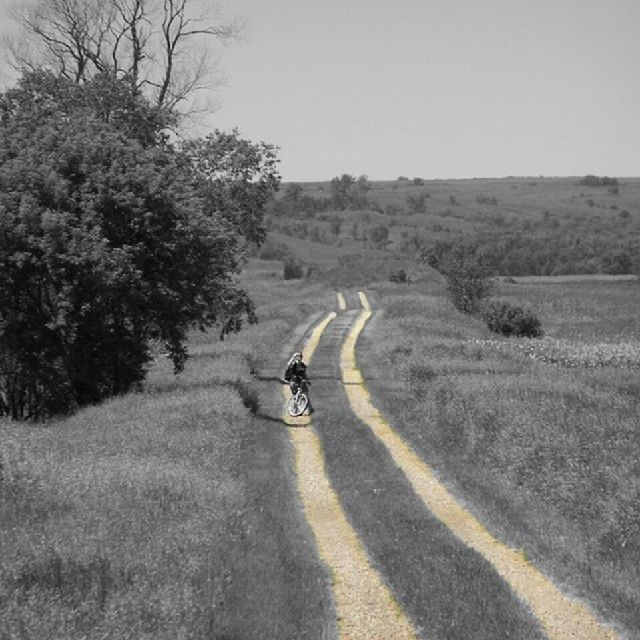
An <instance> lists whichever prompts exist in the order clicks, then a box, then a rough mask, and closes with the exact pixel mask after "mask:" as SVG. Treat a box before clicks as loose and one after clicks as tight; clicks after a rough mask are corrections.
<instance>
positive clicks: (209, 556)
mask: <svg viewBox="0 0 640 640" xmlns="http://www.w3.org/2000/svg"><path fill="white" fill-rule="evenodd" d="M271 267H272V265H267V267H266V268H265V267H264V265H261V264H260V263H255V265H253V266H252V267H251V268H250V269H249V270H248V271H247V272H246V273H245V274H244V278H245V279H246V280H247V286H248V288H249V290H250V291H251V293H252V295H253V297H254V299H255V301H256V303H257V307H258V316H259V318H260V323H259V324H258V325H254V326H251V327H248V328H246V329H245V330H244V331H242V333H241V334H238V335H232V336H230V337H228V338H227V339H226V340H225V341H224V342H221V341H220V340H219V339H218V336H217V334H215V333H205V334H203V333H195V334H193V336H192V338H191V341H190V349H189V350H190V355H191V358H190V360H189V363H188V366H187V368H186V370H185V372H184V373H182V374H180V375H179V376H177V377H175V376H174V375H173V371H172V367H171V366H170V363H169V361H168V360H167V358H165V357H164V356H163V354H162V353H161V352H159V353H158V354H157V359H156V362H155V363H154V365H153V366H152V368H151V370H150V371H149V375H148V378H147V381H146V384H145V385H144V388H143V389H142V390H141V391H140V392H139V393H133V394H128V395H125V396H122V397H119V398H114V399H112V400H109V401H107V402H105V403H103V404H101V405H99V406H94V407H88V408H85V409H83V410H81V411H79V412H78V413H76V414H75V415H73V416H71V417H69V418H63V419H59V420H55V421H50V422H47V423H43V424H27V425H25V424H15V423H10V422H6V421H5V422H1V423H0V540H1V542H2V544H1V547H2V554H0V637H2V638H33V639H42V638H52V639H53V638H60V639H63V638H64V639H65V640H72V639H75V638H78V639H80V638H88V637H91V638H118V639H126V638H131V639H136V640H138V639H140V638H167V639H169V638H171V639H172V640H173V639H175V638H203V637H242V638H264V637H291V638H293V637H302V636H305V637H306V636H308V635H309V634H310V633H311V630H312V629H316V630H318V633H319V632H320V631H319V630H320V627H321V625H320V624H319V623H318V620H319V619H323V618H325V617H326V612H327V610H328V609H329V608H330V606H331V603H330V598H329V595H328V590H327V589H326V588H323V585H326V584H327V577H326V576H325V575H324V573H323V570H322V569H321V568H320V567H319V565H318V564H317V560H316V559H315V556H314V555H313V553H312V552H310V550H309V548H308V542H307V540H308V532H307V530H306V524H305V523H304V521H303V519H302V516H301V513H300V510H299V508H298V507H297V501H296V496H295V490H294V489H293V487H294V485H293V480H292V477H291V474H292V461H291V459H290V456H291V451H290V448H289V445H288V440H287V435H286V430H285V429H284V428H283V426H282V425H281V424H280V423H279V421H278V419H277V418H278V411H279V405H278V404H277V403H276V407H273V398H281V391H280V388H279V387H280V385H279V384H277V383H276V382H274V381H273V380H272V379H269V380H265V381H260V380H259V379H258V378H257V377H256V374H257V373H258V372H259V371H261V370H262V369H264V368H269V367H271V368H275V369H278V368H280V367H281V366H282V364H283V362H285V361H286V360H285V354H284V353H283V352H282V348H283V345H286V344H287V343H288V342H289V341H290V339H291V332H292V331H293V329H294V328H295V327H296V325H298V324H299V323H300V322H302V321H304V320H305V318H307V316H308V314H309V313H311V311H316V310H317V308H318V306H322V305H323V304H325V302H326V304H329V300H328V299H327V300H325V296H326V295H327V294H326V292H325V290H324V288H323V287H321V286H309V285H308V284H307V283H300V282H283V281H282V279H281V272H278V278H274V277H273V275H272V274H273V270H272V268H271ZM283 300H286V305H283V304H282V301H283ZM269 402H271V403H272V406H271V409H270V411H265V408H264V406H265V405H266V406H268V403H269ZM274 411H275V415H272V414H273V413H274Z"/></svg>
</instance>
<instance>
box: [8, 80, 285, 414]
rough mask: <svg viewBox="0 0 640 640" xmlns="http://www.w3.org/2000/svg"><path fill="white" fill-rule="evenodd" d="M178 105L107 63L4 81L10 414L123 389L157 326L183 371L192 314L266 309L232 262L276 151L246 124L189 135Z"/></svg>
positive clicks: (137, 376) (267, 183) (249, 230)
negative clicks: (71, 75)
mask: <svg viewBox="0 0 640 640" xmlns="http://www.w3.org/2000/svg"><path fill="white" fill-rule="evenodd" d="M171 118H172V116H171V113H169V112H166V113H165V112H163V111H162V110H160V109H158V108H157V107H153V106H152V105H150V104H149V103H148V102H147V101H146V100H145V99H144V98H142V97H141V96H140V95H139V94H136V92H135V91H134V90H133V89H132V87H131V85H130V84H129V83H127V82H125V81H122V80H116V79H114V78H113V77H111V76H108V75H98V76H96V77H95V78H94V79H92V80H90V81H87V82H86V83H84V84H83V85H78V84H76V83H74V82H72V81H67V80H65V79H63V78H60V77H56V76H53V75H51V74H49V73H44V72H36V73H33V74H29V75H27V76H25V77H24V78H23V79H22V80H21V81H20V83H19V84H18V85H17V87H15V88H14V89H12V90H10V91H8V92H7V93H5V94H4V95H2V96H0V415H11V416H13V417H16V418H23V417H40V416H45V415H50V414H53V413H58V412H62V411H68V410H70V409H71V408H73V407H75V406H78V405H82V404H86V403H92V402H96V401H99V400H100V399H102V398H104V397H107V396H109V395H113V394H116V393H121V392H124V391H126V390H128V389H130V388H131V387H132V386H133V385H136V384H138V383H139V382H141V380H142V379H143V378H144V375H145V372H146V367H147V365H148V363H149V362H150V359H151V352H150V345H151V344H152V342H153V341H161V342H162V343H164V345H165V347H166V349H167V350H168V352H169V355H170V357H171V359H172V361H173V364H174V367H175V369H176V371H180V370H181V369H182V367H183V366H184V363H185V360H186V348H185V341H186V335H187V332H188V330H189V329H190V328H191V327H194V326H196V327H199V328H201V329H204V328H207V327H212V326H214V325H217V326H218V327H219V329H220V332H221V335H224V334H225V333H226V332H229V331H237V330H238V329H239V328H240V327H241V325H242V321H243V319H248V320H249V321H254V320H255V314H254V308H253V305H252V303H251V301H250V299H249V298H248V296H247V294H246V293H245V292H244V291H243V290H242V289H241V288H240V287H239V286H238V284H237V282H236V280H235V275H234V274H236V273H237V272H238V271H239V268H240V261H241V257H242V252H241V246H242V244H243V242H244V240H245V239H246V240H251V241H257V242H259V241H260V240H261V239H262V238H263V237H264V231H263V230H262V210H263V207H264V204H265V202H266V199H267V197H268V194H269V193H270V192H271V191H272V190H274V189H275V188H277V186H278V182H279V176H278V174H277V171H276V157H275V151H274V149H273V148H272V147H269V146H268V145H254V144H252V143H250V142H248V141H246V140H241V139H240V138H239V136H238V134H237V132H233V133H232V134H222V133H220V132H216V133H214V134H213V135H211V136H209V137H208V138H207V139H206V140H204V141H198V142H194V143H192V144H189V145H187V146H186V148H185V149H184V150H183V149H180V148H176V147H175V146H174V145H171V144H169V142H168V140H167V136H166V135H165V133H164V131H165V127H166V126H167V124H170V122H171Z"/></svg>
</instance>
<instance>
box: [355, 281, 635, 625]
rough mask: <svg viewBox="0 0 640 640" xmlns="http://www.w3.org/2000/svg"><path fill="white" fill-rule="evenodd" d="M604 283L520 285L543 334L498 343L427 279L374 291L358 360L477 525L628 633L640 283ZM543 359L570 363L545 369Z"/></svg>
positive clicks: (385, 405)
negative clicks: (374, 308) (377, 311)
mask: <svg viewBox="0 0 640 640" xmlns="http://www.w3.org/2000/svg"><path fill="white" fill-rule="evenodd" d="M531 286H532V285H531ZM576 286H579V288H578V289H574V288H573V287H576ZM589 286H591V285H589ZM605 286H606V290H605V289H599V288H598V287H596V289H595V290H593V289H592V290H591V291H590V294H589V290H588V289H587V288H586V287H587V285H586V284H581V285H565V288H564V289H561V288H559V287H558V288H556V289H554V290H552V291H549V292H544V291H542V290H541V289H539V288H537V289H535V290H533V293H534V295H527V293H531V291H532V290H531V289H530V288H527V287H529V285H527V286H525V285H522V286H521V285H518V287H519V289H518V290H517V292H516V293H517V299H519V300H520V301H521V302H523V303H525V304H527V306H533V307H534V309H535V308H536V307H537V305H538V304H539V303H541V302H545V304H546V306H544V305H541V306H542V307H543V309H542V313H540V317H541V320H542V325H543V328H545V329H547V330H549V332H550V333H551V335H552V337H551V338H550V339H548V340H543V341H528V340H524V341H517V340H500V341H496V340H494V339H492V338H491V336H490V334H489V333H488V331H487V330H486V329H485V328H484V326H483V325H482V324H481V323H480V322H476V321H475V320H470V319H469V318H466V317H463V316H461V315H460V314H458V313H456V312H455V311H454V310H453V308H452V306H450V305H449V303H448V302H447V301H446V300H445V298H444V293H443V292H441V291H439V290H438V287H437V286H436V285H433V286H431V287H429V288H425V287H422V288H421V290H418V289H417V288H409V289H402V288H399V287H392V286H390V285H386V284H385V285H380V286H379V287H377V293H378V295H379V297H380V300H381V302H380V306H381V307H383V308H384V309H385V312H384V314H383V315H382V316H378V317H377V319H376V320H374V323H373V325H372V327H371V329H370V332H369V333H368V334H366V335H365V337H364V338H363V340H364V341H366V342H367V346H368V348H369V349H370V350H371V355H370V356H366V355H364V354H366V353H367V348H363V349H362V354H363V358H364V359H363V361H362V362H361V366H362V368H363V370H364V374H365V378H366V377H369V378H371V380H372V381H371V387H372V391H373V393H374V394H375V396H376V397H377V398H380V399H381V401H382V402H381V404H382V408H383V409H384V411H385V412H386V413H387V414H388V415H389V417H390V419H391V421H392V422H393V424H394V425H395V426H397V427H398V428H399V430H400V431H402V432H403V433H404V435H405V436H406V437H407V438H408V439H409V440H410V441H411V442H412V444H413V446H415V447H416V448H417V449H418V450H420V451H421V453H422V455H424V457H425V458H426V459H427V460H428V461H429V462H430V463H431V464H432V465H434V466H435V467H436V468H437V469H439V470H440V472H441V473H442V475H443V476H444V478H445V480H447V481H449V482H452V483H453V485H454V488H455V490H456V491H457V492H458V493H460V494H461V495H462V496H463V497H465V498H466V499H467V500H469V501H470V502H471V506H472V508H473V509H475V510H476V511H477V512H478V514H479V515H480V517H481V519H484V520H485V521H488V522H489V523H491V526H493V527H494V528H495V529H496V530H497V532H498V533H500V534H501V535H504V536H506V537H507V539H508V540H509V541H510V542H511V543H512V544H514V545H516V546H521V547H523V548H524V549H525V550H526V552H527V554H528V555H529V556H530V557H532V558H534V560H535V562H536V563H538V564H539V565H541V566H542V567H543V569H544V570H546V571H548V572H550V573H551V574H552V575H554V576H555V578H556V579H557V580H558V581H559V582H560V583H561V584H564V585H565V588H567V589H568V590H569V591H572V592H577V593H580V594H582V595H583V596H584V597H586V598H587V599H588V600H590V601H591V602H592V603H594V604H595V606H596V607H597V608H598V609H599V610H600V611H601V612H604V614H605V616H606V617H608V618H610V619H613V620H617V621H619V622H622V623H623V624H624V625H626V626H627V628H628V629H630V630H631V634H632V635H634V637H635V635H637V634H640V614H639V611H640V570H639V569H638V567H640V542H639V541H640V536H639V534H640V524H639V523H640V465H639V463H638V460H640V441H639V440H638V438H637V433H638V415H640V378H639V375H638V370H637V368H631V367H636V366H637V364H638V344H637V341H635V342H630V341H629V334H630V332H631V331H632V330H633V329H634V328H635V326H637V325H636V324H635V323H637V311H638V309H637V302H636V300H637V298H633V297H630V296H629V291H628V289H627V287H629V286H635V287H636V289H637V283H618V284H615V285H614V284H607V285H605ZM618 287H620V288H621V289H620V290H617V288H618ZM508 290H509V291H510V292H511V293H512V294H513V295H514V297H515V295H516V293H514V289H513V286H512V287H511V288H510V289H508ZM589 295H590V297H589ZM587 312H588V313H587ZM585 315H588V318H589V320H588V322H584V316H585ZM580 328H585V334H584V336H583V339H582V340H581V339H580V333H579V331H580ZM636 335H637V334H636ZM376 336H385V339H384V340H378V339H376ZM389 336H391V337H389ZM554 336H557V337H554ZM569 336H570V339H569ZM598 337H600V338H598ZM598 339H606V341H607V342H606V345H603V344H601V343H599V342H598ZM623 344H627V345H630V346H628V348H627V349H626V350H625V349H623V348H622V347H621V345H623ZM496 345H498V346H496ZM531 351H533V352H534V353H535V354H536V357H535V358H530V357H522V355H521V354H522V353H523V352H524V353H527V352H531ZM550 353H551V354H553V359H554V360H556V361H568V362H570V363H571V364H572V365H574V366H571V367H562V366H551V365H549V364H547V363H546V362H545V361H544V358H545V357H547V356H549V354H550ZM538 356H540V357H538ZM593 363H597V365H598V366H597V367H593V366H585V365H592V364H593ZM383 372H384V373H383Z"/></svg>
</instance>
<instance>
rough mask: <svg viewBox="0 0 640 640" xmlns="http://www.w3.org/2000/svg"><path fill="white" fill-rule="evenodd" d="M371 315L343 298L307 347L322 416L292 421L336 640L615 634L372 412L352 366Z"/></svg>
mask: <svg viewBox="0 0 640 640" xmlns="http://www.w3.org/2000/svg"><path fill="white" fill-rule="evenodd" d="M373 313H375V310H374V311H372V310H371V309H370V308H369V300H368V298H367V297H366V295H365V294H364V293H362V292H360V293H358V295H356V294H355V293H353V292H347V293H345V294H342V293H341V294H339V295H338V296H337V298H336V309H335V311H332V312H331V313H328V314H327V315H325V316H324V317H323V318H322V320H321V321H319V322H317V323H316V325H315V328H314V329H313V331H311V332H308V333H307V335H306V337H305V339H303V340H301V343H300V344H301V346H302V348H303V351H304V353H305V359H306V360H308V361H309V363H310V372H311V377H312V380H313V383H314V384H313V387H312V392H313V398H314V405H315V406H316V413H315V415H314V416H313V422H311V420H310V419H309V418H308V417H305V418H298V419H288V420H287V422H288V423H289V431H290V437H291V441H292V444H293V447H294V450H295V456H296V471H297V478H298V491H299V495H300V500H301V503H302V506H303V509H304V512H305V516H306V518H307V521H308V522H309V525H310V528H311V530H312V532H313V536H314V537H315V541H316V545H317V550H318V554H319V556H320V558H321V559H322V561H323V562H324V563H325V564H326V566H327V568H328V570H329V572H330V575H331V576H332V590H333V597H334V602H335V616H336V620H337V625H336V628H337V631H336V632H337V634H338V636H339V637H340V638H354V639H355V638H368V639H371V638H381V639H382V638H415V637H417V638H429V639H432V638H442V639H445V638H446V639H447V640H449V639H451V640H453V639H458V638H459V639H462V638H464V639H465V640H468V639H470V638H474V639H475V638H478V639H483V638H487V639H489V638H491V639H492V640H494V639H496V638H521V639H523V640H524V639H527V640H529V639H535V638H550V639H552V640H570V639H575V640H578V639H580V640H605V639H606V640H614V639H615V638H618V635H617V634H616V633H615V632H614V631H613V630H612V629H611V628H610V627H607V626H605V625H603V624H602V623H601V622H599V621H598V620H596V618H595V617H594V615H593V614H592V613H591V612H590V610H589V609H588V608H587V607H586V606H585V605H584V604H583V603H581V602H579V601H577V600H575V599H572V598H570V597H568V596H567V595H565V594H563V593H562V591H561V590H560V589H559V588H558V587H557V586H556V585H554V584H553V582H552V581H551V580H549V579H548V578H547V577H545V576H544V575H542V573H540V572H539V571H538V570H537V569H536V568H535V567H534V566H533V565H532V564H531V563H530V562H529V561H528V560H527V559H526V558H525V556H524V555H523V554H522V552H520V551H519V550H517V549H511V548H509V547H507V546H506V545H505V544H503V543H502V542H500V541H499V540H497V539H496V538H495V537H494V536H493V535H492V534H491V533H490V531H489V530H488V528H486V527H485V526H483V524H482V523H480V522H478V521H477V520H476V519H475V518H474V516H473V515H472V514H471V513H470V512H469V511H468V510H467V509H465V507H464V506H463V505H462V504H461V502H460V501H459V500H458V499H457V498H456V497H455V496H453V495H452V494H451V493H450V492H449V491H448V490H447V489H446V488H445V487H444V486H443V485H442V484H441V483H440V482H439V480H438V478H437V477H436V475H435V474H434V473H433V471H432V470H431V469H430V468H429V467H428V466H427V465H426V464H425V463H424V462H423V461H422V460H421V459H420V458H419V456H417V455H416V454H415V452H414V451H412V449H411V448H410V447H409V446H408V445H407V444H406V443H405V442H404V441H403V440H402V438H400V436H399V435H398V434H397V433H396V432H395V431H394V429H393V426H392V425H390V424H389V423H388V422H386V421H385V419H384V418H383V417H382V416H381V415H380V413H379V412H378V411H377V410H376V408H375V406H374V405H375V399H372V398H370V396H369V394H368V392H367V390H366V381H365V380H363V378H362V374H361V372H360V371H359V369H358V367H357V361H356V345H357V339H358V336H359V335H360V332H361V331H363V330H366V325H367V322H368V320H369V318H370V317H371V315H372V314H373ZM425 428H428V425H425Z"/></svg>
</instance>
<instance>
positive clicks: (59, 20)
mask: <svg viewBox="0 0 640 640" xmlns="http://www.w3.org/2000/svg"><path fill="white" fill-rule="evenodd" d="M15 1H16V9H15V12H14V20H15V21H16V22H17V23H18V24H19V25H20V26H21V28H22V31H23V33H22V34H21V40H20V41H18V40H14V41H13V43H12V44H10V45H9V46H7V51H8V52H9V55H10V56H11V58H12V61H13V65H14V67H16V68H19V69H25V68H27V69H33V68H37V67H39V66H45V67H49V68H52V69H53V70H55V71H56V72H58V73H61V74H63V75H65V76H66V77H70V78H72V79H74V80H75V81H76V82H84V81H85V80H87V79H88V78H90V77H92V76H93V75H95V74H96V73H100V72H103V71H111V72H113V73H115V74H116V75H118V76H121V77H126V78H127V80H128V81H129V82H131V85H132V86H133V87H134V89H135V90H136V91H145V92H146V91H149V92H150V93H151V95H150V97H151V98H152V99H153V100H154V102H155V104H156V105H157V106H158V108H176V107H177V106H178V105H180V110H181V112H186V111H188V110H189V107H188V106H187V105H188V103H189V101H190V100H192V99H193V97H194V95H195V94H197V93H200V94H204V93H207V92H209V93H211V91H212V89H213V88H214V87H216V86H218V85H219V82H218V81H216V80H215V79H212V78H211V72H212V69H213V68H214V67H215V60H214V57H213V55H212V52H213V46H214V45H219V44H223V45H224V44H227V43H228V42H230V41H231V40H233V39H237V38H238V37H239V35H240V32H241V29H242V26H241V23H240V22H239V21H237V20H232V21H224V20H216V19H215V18H216V15H215V14H213V13H210V14H204V15H203V14H197V13H195V12H194V8H195V2H194V0H23V1H22V2H18V0H15ZM25 43H26V45H28V46H25Z"/></svg>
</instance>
